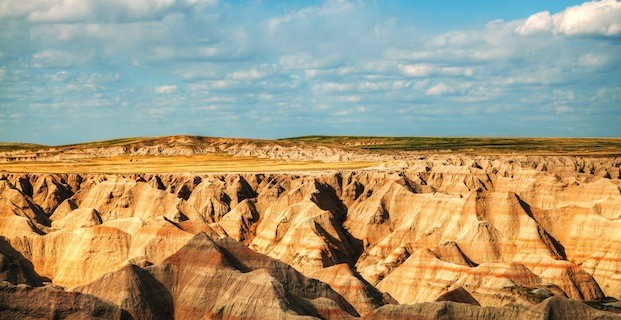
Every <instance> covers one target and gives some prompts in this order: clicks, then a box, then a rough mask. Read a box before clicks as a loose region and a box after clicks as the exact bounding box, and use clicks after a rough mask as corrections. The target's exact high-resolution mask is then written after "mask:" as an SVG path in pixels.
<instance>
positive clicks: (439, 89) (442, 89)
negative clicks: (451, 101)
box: [425, 82, 455, 96]
mask: <svg viewBox="0 0 621 320" xmlns="http://www.w3.org/2000/svg"><path fill="white" fill-rule="evenodd" d="M454 92H455V89H453V87H451V86H449V85H447V84H446V83H444V82H440V83H438V84H436V85H433V86H431V87H429V89H427V91H425V94H427V95H431V96H441V95H449V94H453V93H454Z"/></svg>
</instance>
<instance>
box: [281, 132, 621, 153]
mask: <svg viewBox="0 0 621 320" xmlns="http://www.w3.org/2000/svg"><path fill="white" fill-rule="evenodd" d="M283 141H288V142H294V143H306V144H327V145H336V146H347V147H350V148H354V149H363V150H367V151H376V152H394V151H416V152H425V153H439V154H446V153H463V154H470V155H503V154H518V155H582V156H619V155H621V138H501V137H498V138H493V137H363V136H306V137H297V138H287V139H283Z"/></svg>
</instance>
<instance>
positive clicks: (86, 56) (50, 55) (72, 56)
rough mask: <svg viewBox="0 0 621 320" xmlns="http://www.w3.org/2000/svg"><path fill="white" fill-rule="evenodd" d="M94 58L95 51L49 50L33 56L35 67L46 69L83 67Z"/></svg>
mask: <svg viewBox="0 0 621 320" xmlns="http://www.w3.org/2000/svg"><path fill="white" fill-rule="evenodd" d="M93 57H94V51H92V50H89V51H87V52H85V53H84V52H75V51H62V50H56V49H47V50H43V51H39V52H37V53H35V54H33V55H32V59H33V66H34V67H36V68H45V67H69V66H75V65H82V64H85V63H87V62H88V61H90V60H91V59H92V58H93Z"/></svg>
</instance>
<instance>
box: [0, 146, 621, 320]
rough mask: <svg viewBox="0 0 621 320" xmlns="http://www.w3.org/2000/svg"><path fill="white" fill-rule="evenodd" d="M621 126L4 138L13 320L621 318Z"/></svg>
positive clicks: (7, 274) (4, 244) (1, 237)
mask: <svg viewBox="0 0 621 320" xmlns="http://www.w3.org/2000/svg"><path fill="white" fill-rule="evenodd" d="M620 155H621V139H566V138H562V139H551V138H546V139H539V138H414V137H325V136H312V137H300V138H291V139H281V140H253V139H233V138H211V137H193V136H172V137H155V138H128V139H117V140H108V141H99V142H90V143H83V144H75V145H65V146H41V145H33V144H20V143H2V144H0V280H1V282H0V318H3V319H17V318H19V319H41V318H54V319H62V318H72V319H202V318H206V319H294V318H295V319H298V318H299V319H314V318H319V319H352V318H364V319H621V303H620V302H619V301H618V299H619V298H621V276H620V275H621V182H620V178H621V158H620Z"/></svg>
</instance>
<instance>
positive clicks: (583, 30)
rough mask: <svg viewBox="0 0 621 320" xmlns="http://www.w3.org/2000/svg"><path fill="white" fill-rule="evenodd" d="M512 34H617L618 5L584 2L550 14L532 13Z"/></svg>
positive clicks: (609, 0)
mask: <svg viewBox="0 0 621 320" xmlns="http://www.w3.org/2000/svg"><path fill="white" fill-rule="evenodd" d="M515 32H516V33H517V34H519V35H523V36H527V35H531V34H535V33H541V32H552V33H554V34H560V35H587V36H588V35H591V36H618V35H621V2H619V1H617V0H601V1H591V2H585V3H583V4H581V5H579V6H573V7H569V8H567V9H565V10H563V11H561V12H559V13H556V14H554V15H550V13H549V12H548V11H542V12H538V13H535V14H533V15H531V16H530V17H528V19H526V20H525V21H524V22H523V23H522V24H520V25H519V26H517V27H516V29H515Z"/></svg>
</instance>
